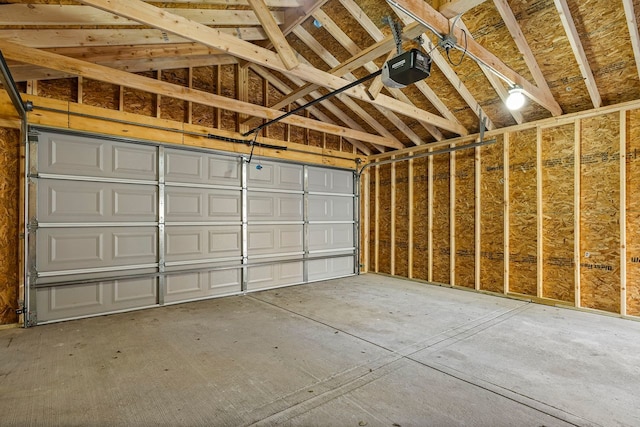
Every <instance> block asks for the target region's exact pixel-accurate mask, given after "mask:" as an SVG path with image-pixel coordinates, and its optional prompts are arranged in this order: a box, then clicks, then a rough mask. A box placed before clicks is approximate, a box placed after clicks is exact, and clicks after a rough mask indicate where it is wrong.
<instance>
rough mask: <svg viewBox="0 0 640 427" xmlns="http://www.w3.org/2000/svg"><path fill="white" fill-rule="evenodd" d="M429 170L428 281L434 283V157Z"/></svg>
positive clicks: (430, 159)
mask: <svg viewBox="0 0 640 427" xmlns="http://www.w3.org/2000/svg"><path fill="white" fill-rule="evenodd" d="M432 151H433V149H432V148H429V152H432ZM427 168H428V170H427V193H428V194H427V251H428V254H427V263H428V267H427V281H429V282H433V156H429V163H428V165H427Z"/></svg>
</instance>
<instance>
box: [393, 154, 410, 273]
mask: <svg viewBox="0 0 640 427" xmlns="http://www.w3.org/2000/svg"><path fill="white" fill-rule="evenodd" d="M395 170H396V180H395V181H396V189H395V191H396V194H395V197H396V209H395V215H396V221H395V244H394V247H395V274H397V275H398V276H403V277H409V162H408V161H402V162H397V163H395Z"/></svg>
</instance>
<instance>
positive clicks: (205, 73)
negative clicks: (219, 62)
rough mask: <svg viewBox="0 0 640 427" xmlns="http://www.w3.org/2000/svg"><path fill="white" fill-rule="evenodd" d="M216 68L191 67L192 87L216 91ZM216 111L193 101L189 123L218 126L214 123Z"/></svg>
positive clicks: (205, 90) (204, 90) (209, 91)
mask: <svg viewBox="0 0 640 427" xmlns="http://www.w3.org/2000/svg"><path fill="white" fill-rule="evenodd" d="M217 69H218V67H195V68H193V70H192V73H193V78H192V86H193V88H194V89H197V90H201V91H203V92H208V93H216V90H217V85H216V82H217V75H218V73H217ZM216 111H217V109H216V108H214V107H210V106H208V105H202V104H195V103H194V104H193V111H192V113H191V123H193V124H197V125H201V126H207V127H213V128H214V127H216V126H218V123H216Z"/></svg>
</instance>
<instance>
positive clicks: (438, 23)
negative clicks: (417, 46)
mask: <svg viewBox="0 0 640 427" xmlns="http://www.w3.org/2000/svg"><path fill="white" fill-rule="evenodd" d="M389 1H390V2H391V3H392V4H394V5H397V6H400V7H401V8H403V9H405V10H407V11H411V13H413V14H414V15H415V16H416V17H418V18H419V19H420V20H421V21H423V22H425V23H426V24H428V25H429V26H430V27H432V29H433V30H434V31H436V32H438V34H448V33H449V30H450V29H449V20H448V19H447V18H445V17H444V16H443V15H442V14H440V13H439V12H438V11H437V10H435V9H434V8H433V7H431V6H430V5H429V4H428V3H426V2H424V1H422V0H389ZM453 32H454V35H455V36H456V37H457V38H458V40H463V37H464V35H463V33H462V30H461V29H460V28H458V27H456V28H454V29H453ZM467 52H468V53H469V54H470V55H473V56H474V57H476V58H477V59H478V60H479V61H481V62H482V63H483V64H486V65H487V66H489V67H491V68H492V69H494V70H496V71H497V72H499V73H500V74H501V75H503V76H504V77H506V78H507V79H509V80H511V81H512V82H514V83H516V84H517V85H519V86H520V87H522V89H523V90H524V92H525V93H526V94H527V96H528V97H529V98H531V99H532V100H534V101H535V102H537V103H538V104H540V105H541V106H542V107H544V108H546V109H547V110H549V111H550V112H551V114H552V115H554V116H559V115H560V114H562V108H560V105H559V104H558V102H557V101H556V100H555V99H553V98H550V97H549V94H547V93H545V92H544V91H542V90H540V89H539V88H537V87H536V86H534V85H532V84H531V83H529V82H528V81H527V80H526V79H525V78H524V77H522V76H521V75H520V74H518V73H517V72H515V71H514V70H513V69H511V68H510V67H509V66H507V65H506V64H505V63H504V62H502V61H501V60H500V59H499V58H498V57H497V56H495V55H494V54H493V53H491V52H489V51H488V50H487V49H485V48H484V47H483V46H482V45H480V44H479V43H478V42H477V41H475V40H471V39H469V40H468V45H467Z"/></svg>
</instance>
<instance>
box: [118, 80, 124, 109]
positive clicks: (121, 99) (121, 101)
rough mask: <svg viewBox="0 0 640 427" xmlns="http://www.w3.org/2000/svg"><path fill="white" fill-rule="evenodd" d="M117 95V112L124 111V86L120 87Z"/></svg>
mask: <svg viewBox="0 0 640 427" xmlns="http://www.w3.org/2000/svg"><path fill="white" fill-rule="evenodd" d="M119 92H120V93H119V95H118V111H124V86H120V91H119Z"/></svg>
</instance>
